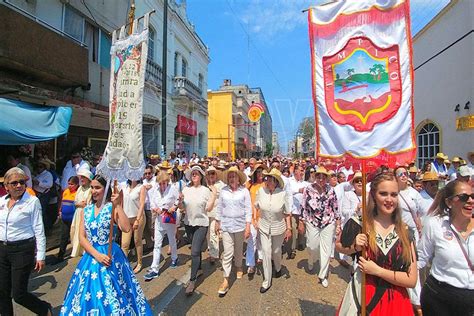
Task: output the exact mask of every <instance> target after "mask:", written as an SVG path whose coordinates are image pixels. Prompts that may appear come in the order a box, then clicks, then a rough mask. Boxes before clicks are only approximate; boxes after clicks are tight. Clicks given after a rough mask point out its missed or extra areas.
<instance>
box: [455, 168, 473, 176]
mask: <svg viewBox="0 0 474 316" xmlns="http://www.w3.org/2000/svg"><path fill="white" fill-rule="evenodd" d="M456 173H457V174H458V175H460V176H461V177H470V176H471V170H470V169H469V167H468V166H461V167H459V168H458V171H457V172H456Z"/></svg>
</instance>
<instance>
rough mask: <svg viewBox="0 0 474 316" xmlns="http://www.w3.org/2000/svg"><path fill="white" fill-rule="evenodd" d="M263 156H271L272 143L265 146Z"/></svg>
mask: <svg viewBox="0 0 474 316" xmlns="http://www.w3.org/2000/svg"><path fill="white" fill-rule="evenodd" d="M265 156H267V157H271V156H273V144H272V143H267V144H266V145H265Z"/></svg>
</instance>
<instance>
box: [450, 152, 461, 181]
mask: <svg viewBox="0 0 474 316" xmlns="http://www.w3.org/2000/svg"><path fill="white" fill-rule="evenodd" d="M460 166H461V158H459V157H456V156H455V157H453V160H451V167H450V168H449V169H448V179H449V181H453V180H455V179H456V172H457V171H458V168H459V167H460Z"/></svg>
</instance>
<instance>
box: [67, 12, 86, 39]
mask: <svg viewBox="0 0 474 316" xmlns="http://www.w3.org/2000/svg"><path fill="white" fill-rule="evenodd" d="M63 23H64V26H63V29H64V32H65V33H66V34H68V35H70V36H71V37H73V38H75V39H76V40H78V41H79V42H82V36H83V33H84V18H83V17H82V16H80V15H79V14H77V13H76V11H74V10H73V9H72V8H71V7H70V6H68V5H67V6H65V8H64V21H63Z"/></svg>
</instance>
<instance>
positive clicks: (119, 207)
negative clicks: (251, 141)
mask: <svg viewBox="0 0 474 316" xmlns="http://www.w3.org/2000/svg"><path fill="white" fill-rule="evenodd" d="M98 159H100V158H98ZM97 162H98V161H97ZM147 162H148V164H147V166H146V169H145V172H144V174H143V178H142V179H141V180H136V179H130V180H128V181H126V182H124V183H120V184H119V185H118V186H113V185H112V187H109V186H108V185H107V181H106V180H105V179H104V178H103V177H102V176H101V175H100V174H96V170H95V168H94V165H96V163H94V164H92V165H91V164H90V163H88V162H86V161H85V160H83V159H82V157H81V155H80V154H79V153H74V154H72V155H71V160H70V161H69V162H68V163H67V164H66V167H65V168H64V171H63V172H62V177H60V176H58V175H57V174H56V173H55V172H54V171H53V170H54V168H53V164H54V163H53V162H51V161H50V160H48V159H40V160H38V161H37V162H36V164H35V169H34V172H31V170H30V168H28V167H27V166H26V165H25V164H22V163H21V162H20V161H19V159H18V157H17V156H15V155H11V156H9V157H8V163H9V165H10V167H11V169H9V170H8V171H7V172H6V173H5V175H4V178H3V188H4V192H3V196H2V197H1V199H0V280H1V283H2V284H4V285H5V286H2V287H1V289H0V310H1V311H2V315H3V311H6V312H5V315H12V314H13V310H12V299H14V300H15V301H16V302H17V303H19V304H21V305H23V306H25V307H26V308H28V309H30V310H31V311H33V312H35V313H37V314H39V315H51V306H50V305H49V304H48V303H47V302H43V301H41V300H39V299H38V298H36V297H35V296H34V295H32V294H30V293H28V291H27V285H28V278H29V276H30V273H31V271H32V269H36V270H38V271H39V270H41V269H42V268H43V267H44V265H45V244H46V237H45V235H48V233H49V232H51V231H52V229H51V228H52V227H53V225H54V224H55V222H56V221H57V219H58V218H59V220H60V222H61V226H62V229H61V238H60V239H61V241H60V247H59V251H58V253H57V256H56V258H55V260H54V261H52V262H51V264H57V263H59V262H61V261H63V260H65V259H66V258H67V257H66V253H67V249H68V248H67V245H68V243H69V242H70V243H71V245H72V247H71V248H72V249H71V257H76V256H82V259H81V260H80V261H79V264H78V266H77V268H76V269H75V272H74V274H73V276H72V278H71V280H70V283H69V286H68V289H67V292H66V294H65V299H64V303H63V306H62V308H61V315H69V314H70V313H73V314H74V313H77V314H79V313H81V311H82V312H84V311H85V310H86V311H88V312H89V311H96V312H98V313H99V314H103V315H108V314H114V313H116V312H119V311H123V312H125V314H127V313H130V314H139V315H149V314H151V309H150V306H149V305H148V303H147V301H146V298H145V296H144V294H143V291H142V289H141V287H140V283H139V282H138V279H137V277H136V274H137V273H139V272H140V271H141V270H142V269H143V268H147V269H148V270H147V273H146V274H145V275H144V280H145V281H152V280H154V279H156V278H158V277H159V275H160V273H161V272H162V271H161V269H162V266H163V264H161V262H160V256H161V253H162V251H161V250H162V246H163V241H164V239H165V236H167V239H168V248H167V250H168V251H167V252H168V255H169V257H170V258H169V261H170V265H169V266H170V268H175V267H177V266H179V264H180V262H179V260H178V251H177V249H178V245H180V244H184V243H189V244H190V249H191V277H190V281H189V282H188V284H187V285H186V287H185V293H186V294H187V295H192V294H193V292H194V290H195V288H196V279H197V277H198V275H200V270H201V268H202V264H203V253H205V252H207V258H208V263H209V264H211V265H214V264H216V263H217V262H219V261H220V262H221V264H222V270H223V281H222V283H221V284H220V285H216V292H217V295H219V296H225V295H226V294H227V293H228V291H229V290H230V287H231V282H229V278H230V276H231V275H232V274H233V273H235V276H236V278H237V279H242V278H243V276H244V275H245V274H247V275H248V277H249V278H253V277H254V275H255V272H256V268H257V266H258V265H261V267H262V269H263V280H262V283H261V287H260V293H262V294H263V293H266V292H267V291H269V290H270V288H271V286H272V278H279V277H281V276H282V273H283V271H282V269H281V266H282V265H281V262H282V258H285V255H286V260H292V259H294V258H295V257H296V256H297V255H298V251H304V250H305V249H306V251H307V254H308V266H307V268H308V270H309V271H313V270H314V266H315V263H316V262H317V261H319V271H318V273H317V278H318V281H319V283H320V284H321V285H322V286H323V287H324V288H327V287H328V286H330V284H329V280H330V278H329V274H330V272H329V271H330V269H329V266H330V261H331V259H332V258H334V259H336V260H337V261H338V262H339V264H341V265H342V266H344V267H346V268H348V269H350V270H351V274H352V279H351V281H350V282H349V284H348V287H347V290H346V292H345V294H344V296H343V297H342V298H341V304H340V306H339V307H338V308H337V310H338V314H339V315H358V314H360V311H361V305H362V304H361V285H360V283H361V274H362V273H365V274H366V275H367V280H366V287H365V291H366V302H365V305H366V306H367V311H368V312H369V313H370V315H412V314H416V315H422V314H425V315H452V314H453V313H454V311H455V313H456V314H458V315H472V314H473V313H474V268H473V262H474V230H473V229H474V215H473V214H474V213H473V212H474V193H473V185H474V152H469V153H467V155H466V159H465V160H464V159H462V158H461V157H453V158H452V159H451V161H449V160H448V157H447V156H445V155H444V154H443V153H438V154H437V155H436V156H435V157H434V159H433V161H432V162H430V163H427V164H425V165H424V166H423V167H422V168H417V167H416V166H415V163H407V164H405V165H404V164H401V165H399V166H396V167H395V168H394V169H390V168H388V167H386V166H378V168H377V169H376V170H372V171H371V172H370V173H368V174H367V175H366V178H364V175H363V174H362V173H361V172H360V170H358V169H359V166H357V165H354V164H352V163H351V162H350V161H343V160H342V161H334V160H316V159H315V158H306V159H303V160H299V159H288V158H284V157H272V158H265V159H256V158H250V159H248V160H247V159H237V160H235V161H224V160H221V159H219V158H217V157H204V158H199V157H197V155H195V154H193V155H192V157H191V158H190V159H189V161H188V160H187V159H186V158H184V157H183V155H179V157H178V155H176V154H175V153H171V154H170V156H169V157H167V159H160V157H159V156H158V155H151V156H150V157H148V161H147ZM364 183H366V184H367V186H366V187H365V188H364ZM364 191H366V192H367V196H363V192H364ZM364 200H367V204H366V205H363V201H364ZM363 209H365V210H366V212H365V213H364V214H365V215H364V216H366V218H364V219H362V214H363V212H362V210H363ZM111 218H113V220H111ZM363 220H365V221H366V223H367V231H366V232H363V231H362V221H363ZM111 223H114V224H115V226H112V225H111ZM182 228H184V229H182ZM45 232H46V234H45ZM109 245H112V246H109ZM132 248H133V252H134V255H133V257H136V260H135V261H136V264H135V265H134V266H133V267H132V266H131V263H130V262H129V258H131V257H132V256H131V255H129V252H130V251H131V249H132ZM109 249H110V250H109ZM147 252H153V261H152V264H151V266H150V267H144V266H143V260H142V258H143V254H144V253H147ZM244 255H245V259H244ZM21 258H29V259H28V260H24V259H21ZM165 260H168V259H167V258H166V259H165ZM20 263H22V264H20ZM20 267H21V268H20Z"/></svg>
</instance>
